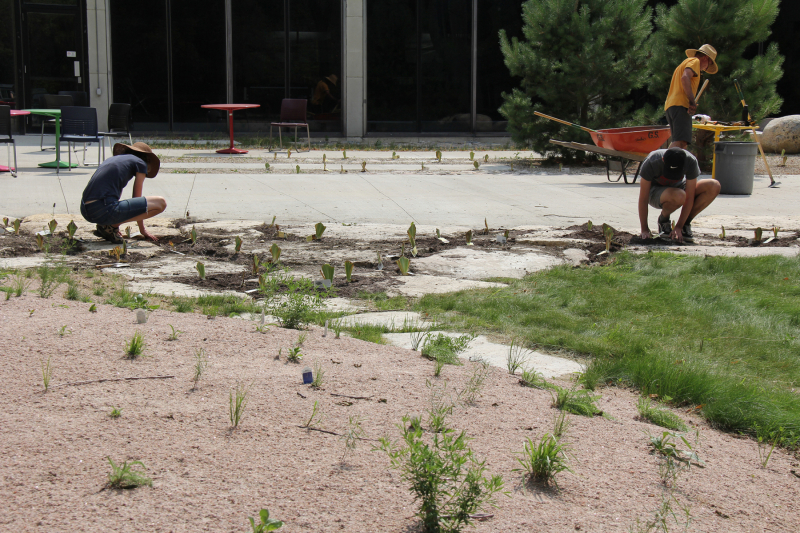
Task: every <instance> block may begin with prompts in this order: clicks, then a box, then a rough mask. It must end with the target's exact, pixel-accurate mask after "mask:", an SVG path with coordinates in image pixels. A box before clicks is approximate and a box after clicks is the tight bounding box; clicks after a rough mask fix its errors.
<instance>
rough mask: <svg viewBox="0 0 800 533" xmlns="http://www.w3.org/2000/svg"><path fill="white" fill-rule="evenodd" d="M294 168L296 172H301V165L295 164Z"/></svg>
mask: <svg viewBox="0 0 800 533" xmlns="http://www.w3.org/2000/svg"><path fill="white" fill-rule="evenodd" d="M294 170H295V172H297V173H298V174H300V165H295V167H294Z"/></svg>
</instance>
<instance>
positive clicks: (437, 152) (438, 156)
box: [436, 150, 442, 163]
mask: <svg viewBox="0 0 800 533" xmlns="http://www.w3.org/2000/svg"><path fill="white" fill-rule="evenodd" d="M436 159H437V160H438V161H439V163H441V162H442V151H441V150H436Z"/></svg>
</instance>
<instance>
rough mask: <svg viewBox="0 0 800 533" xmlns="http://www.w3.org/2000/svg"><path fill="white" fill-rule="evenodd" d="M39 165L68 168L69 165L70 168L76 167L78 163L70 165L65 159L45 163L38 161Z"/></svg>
mask: <svg viewBox="0 0 800 533" xmlns="http://www.w3.org/2000/svg"><path fill="white" fill-rule="evenodd" d="M39 166H40V167H43V168H56V167H58V168H70V166H71V167H72V168H78V163H72V165H70V164H69V163H67V162H66V161H48V162H47V163H39Z"/></svg>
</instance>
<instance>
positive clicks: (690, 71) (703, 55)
mask: <svg viewBox="0 0 800 533" xmlns="http://www.w3.org/2000/svg"><path fill="white" fill-rule="evenodd" d="M686 57H687V58H688V59H686V60H684V61H683V63H681V64H680V65H678V68H676V69H675V72H674V73H673V74H672V82H671V83H670V84H669V94H667V101H666V102H665V103H664V111H665V112H666V115H667V121H669V128H670V131H671V132H672V144H670V145H669V147H670V148H683V149H684V150H685V149H686V147H687V146H688V145H689V144H690V143H691V142H692V115H694V113H695V111H697V101H696V100H695V95H696V94H697V88H698V87H699V86H700V73H701V72H704V71H705V72H707V73H709V74H716V73H717V71H718V70H719V68H718V67H717V61H716V59H717V51H716V50H715V49H714V47H713V46H711V45H710V44H704V45H703V46H701V47H700V49H699V50H695V49H694V48H690V49H689V50H686Z"/></svg>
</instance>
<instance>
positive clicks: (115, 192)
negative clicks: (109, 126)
mask: <svg viewBox="0 0 800 533" xmlns="http://www.w3.org/2000/svg"><path fill="white" fill-rule="evenodd" d="M137 172H141V173H142V174H147V163H145V162H144V161H142V159H141V158H139V157H137V156H135V155H131V154H122V155H115V156H114V157H109V158H108V159H106V160H105V161H103V163H102V164H101V165H100V166H99V167H98V168H97V170H96V171H95V173H94V175H93V176H92V178H91V179H90V180H89V183H88V184H87V185H86V188H85V189H84V190H83V201H84V202H89V201H91V200H102V199H103V198H114V199H115V200H119V198H120V196H121V195H122V189H124V188H125V186H126V185H127V184H128V182H129V181H131V180H132V179H133V177H134V176H135V175H136V173H137Z"/></svg>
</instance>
